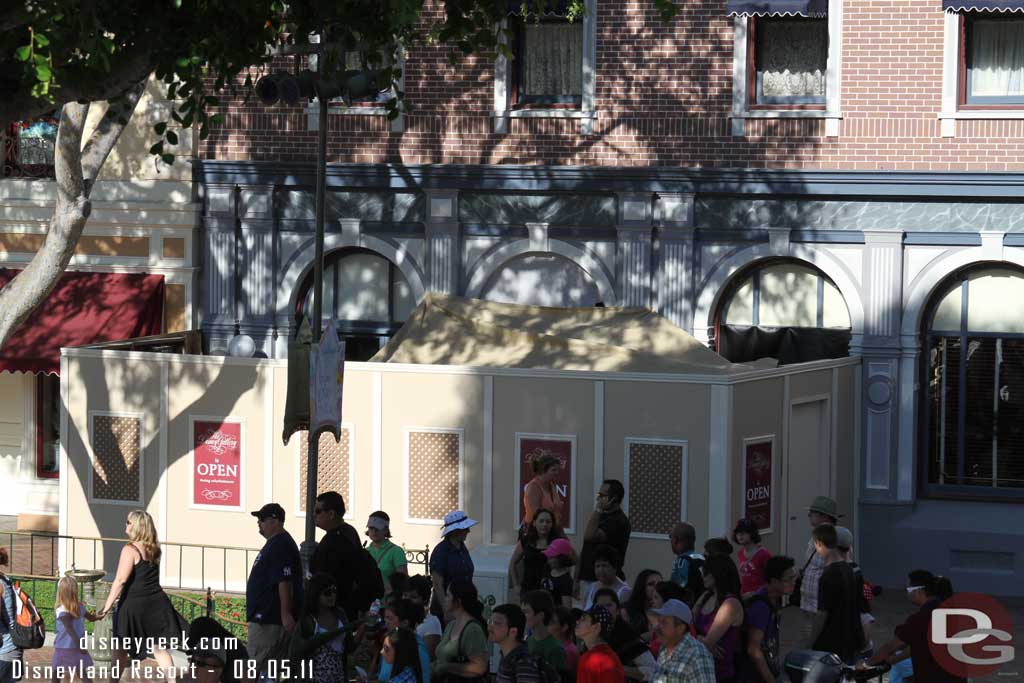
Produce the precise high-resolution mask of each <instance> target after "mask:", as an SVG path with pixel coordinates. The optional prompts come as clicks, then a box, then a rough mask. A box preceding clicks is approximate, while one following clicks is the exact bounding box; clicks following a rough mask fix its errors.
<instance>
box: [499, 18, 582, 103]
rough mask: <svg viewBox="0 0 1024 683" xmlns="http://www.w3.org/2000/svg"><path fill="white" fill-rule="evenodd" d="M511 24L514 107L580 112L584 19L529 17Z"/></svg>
mask: <svg viewBox="0 0 1024 683" xmlns="http://www.w3.org/2000/svg"><path fill="white" fill-rule="evenodd" d="M555 11H558V10H557V9H556V10H555ZM511 21H513V22H514V24H515V38H514V40H515V46H514V50H513V54H514V55H515V57H514V59H513V68H512V83H511V85H512V91H511V101H512V103H513V106H515V107H536V106H542V107H565V108H576V109H578V108H579V106H580V104H581V103H582V101H583V22H582V20H579V19H577V20H575V21H569V20H568V18H566V17H564V16H557V15H545V16H542V17H536V16H534V15H529V16H527V17H515V18H513V19H511Z"/></svg>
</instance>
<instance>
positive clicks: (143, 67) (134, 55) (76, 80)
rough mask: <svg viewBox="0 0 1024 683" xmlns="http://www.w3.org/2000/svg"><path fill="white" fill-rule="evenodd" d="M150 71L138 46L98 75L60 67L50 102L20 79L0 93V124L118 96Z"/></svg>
mask: <svg viewBox="0 0 1024 683" xmlns="http://www.w3.org/2000/svg"><path fill="white" fill-rule="evenodd" d="M152 71H153V65H152V64H151V63H150V50H149V49H148V48H143V47H139V48H135V49H133V50H128V51H125V52H123V53H121V54H120V55H119V56H118V59H117V61H116V62H114V63H113V64H111V69H110V72H109V73H106V74H103V76H102V77H97V75H96V74H95V73H86V72H84V71H83V70H82V69H77V68H75V67H68V68H66V69H62V70H61V71H60V73H59V79H60V81H59V83H60V87H59V88H57V89H55V90H53V91H52V92H53V95H54V97H55V98H56V102H54V103H51V102H47V101H46V100H42V99H39V98H37V97H33V96H32V93H31V90H30V89H31V85H32V84H31V83H28V82H25V81H22V82H21V83H20V84H19V87H17V88H16V89H13V90H6V91H5V92H2V93H0V125H7V124H9V123H11V122H12V121H24V120H28V119H32V118H35V117H37V116H41V115H43V114H46V113H47V112H51V111H53V110H54V109H56V108H59V107H60V106H61V105H62V104H66V103H69V102H102V101H105V100H109V99H112V98H114V97H118V96H119V95H123V94H124V93H125V92H126V91H128V90H129V89H131V88H132V87H133V86H135V85H136V84H138V83H139V82H140V81H145V79H146V78H147V77H148V76H149V74H150V73H152Z"/></svg>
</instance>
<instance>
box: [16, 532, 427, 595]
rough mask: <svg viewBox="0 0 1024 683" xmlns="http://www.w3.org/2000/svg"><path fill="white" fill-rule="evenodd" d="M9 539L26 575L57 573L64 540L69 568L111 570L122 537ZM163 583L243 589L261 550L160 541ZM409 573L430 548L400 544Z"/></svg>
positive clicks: (26, 535) (24, 535) (32, 535)
mask: <svg viewBox="0 0 1024 683" xmlns="http://www.w3.org/2000/svg"><path fill="white" fill-rule="evenodd" d="M3 540H6V541H7V544H6V546H7V548H8V550H9V553H10V561H11V564H10V571H11V573H12V574H20V575H26V576H43V577H47V576H48V577H54V576H57V574H58V572H59V569H60V568H59V566H58V565H59V562H60V548H61V544H64V553H65V554H64V562H65V564H66V565H70V566H71V568H77V569H83V568H88V569H103V568H104V567H101V566H99V565H100V564H101V563H102V564H108V563H109V564H110V565H111V568H112V567H113V563H114V562H116V558H117V557H118V556H119V553H120V552H121V546H122V545H124V544H125V543H127V542H128V539H126V538H106V537H102V536H95V537H93V536H69V535H62V534H50V533H43V532H37V531H4V532H0V545H2V544H3V543H2V541H3ZM160 546H161V549H162V550H163V557H162V559H161V582H162V583H163V586H164V588H165V589H177V590H189V589H192V590H198V591H204V590H208V589H211V588H212V589H215V590H217V591H220V592H223V593H242V592H244V590H245V583H246V580H247V578H248V576H249V571H250V570H251V569H252V565H253V562H254V561H255V559H256V555H258V554H259V552H260V551H259V549H258V548H256V549H254V548H245V547H241V546H220V545H203V544H199V543H173V542H163V543H161V544H160ZM404 550H405V558H406V562H407V563H408V564H409V573H410V574H412V573H420V572H416V571H414V567H417V566H418V567H420V568H422V572H421V573H424V574H428V573H429V569H428V562H429V558H430V547H429V546H427V547H424V548H423V549H417V548H412V549H408V548H404Z"/></svg>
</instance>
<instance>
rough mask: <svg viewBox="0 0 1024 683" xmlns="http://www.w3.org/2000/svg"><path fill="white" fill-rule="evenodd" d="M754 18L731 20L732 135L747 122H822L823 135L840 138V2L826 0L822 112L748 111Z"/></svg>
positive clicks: (740, 134)
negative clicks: (750, 37) (749, 33)
mask: <svg viewBox="0 0 1024 683" xmlns="http://www.w3.org/2000/svg"><path fill="white" fill-rule="evenodd" d="M755 18H756V17H747V16H736V17H734V18H733V61H732V114H731V121H732V136H733V137H743V136H744V135H745V134H746V131H745V129H746V120H747V119H825V136H826V137H838V136H839V122H840V121H841V120H842V118H843V115H842V113H841V109H840V102H841V97H840V96H841V92H840V84H841V83H842V66H843V64H842V62H843V0H829V8H828V62H827V65H826V69H827V71H826V74H825V109H824V110H820V109H750V106H749V104H750V93H749V92H748V91H747V83H748V82H749V81H748V76H749V74H748V73H747V64H748V59H747V57H748V55H747V52H748V49H747V48H748V46H749V41H748V40H747V27H748V25H749V22H750V20H751V19H755Z"/></svg>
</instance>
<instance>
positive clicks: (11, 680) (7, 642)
mask: <svg viewBox="0 0 1024 683" xmlns="http://www.w3.org/2000/svg"><path fill="white" fill-rule="evenodd" d="M10 562H11V559H10V556H9V554H8V552H7V548H0V567H9V565H10ZM15 611H16V607H15V601H14V586H13V585H12V584H11V580H10V579H9V578H7V574H4V573H3V572H2V571H0V683H15V681H20V680H21V676H18V677H17V678H15V677H14V667H15V666H16V665H15V662H20V661H21V655H22V650H21V648H20V647H17V646H16V645H15V644H14V641H13V640H12V639H11V627H10V625H11V624H13V623H14V616H15Z"/></svg>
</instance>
